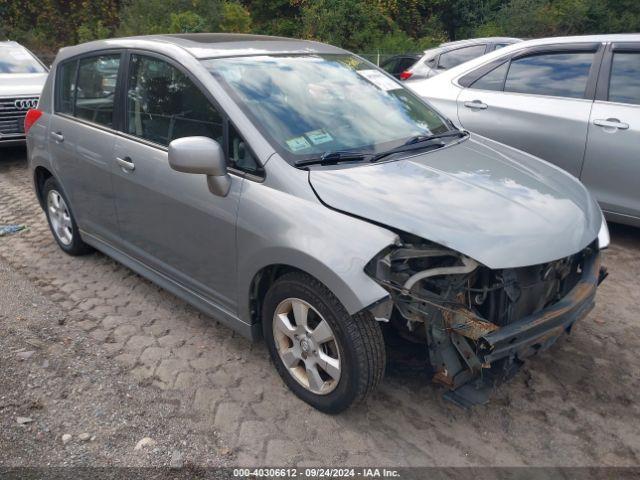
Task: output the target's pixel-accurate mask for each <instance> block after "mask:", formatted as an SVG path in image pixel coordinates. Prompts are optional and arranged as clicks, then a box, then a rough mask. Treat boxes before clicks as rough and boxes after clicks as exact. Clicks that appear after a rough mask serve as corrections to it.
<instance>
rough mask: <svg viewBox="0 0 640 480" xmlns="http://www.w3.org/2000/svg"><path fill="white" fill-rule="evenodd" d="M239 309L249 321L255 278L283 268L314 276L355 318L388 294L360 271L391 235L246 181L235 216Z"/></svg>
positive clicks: (393, 238) (311, 202) (390, 241)
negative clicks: (266, 270)
mask: <svg viewBox="0 0 640 480" xmlns="http://www.w3.org/2000/svg"><path fill="white" fill-rule="evenodd" d="M237 231H238V240H237V244H238V292H239V298H238V307H239V308H238V310H239V312H238V313H239V316H240V318H241V319H242V320H244V321H250V319H251V314H250V305H249V300H250V290H251V285H252V281H253V279H254V277H255V275H256V274H257V273H258V272H259V271H260V270H262V269H263V268H265V267H267V266H270V265H276V264H277V265H287V266H291V267H295V268H297V269H299V270H302V271H304V272H306V273H308V274H309V275H312V276H313V277H315V278H317V279H318V280H319V281H321V282H322V283H323V284H324V285H326V286H327V288H329V289H330V290H331V291H332V292H333V294H334V295H335V296H336V297H337V298H338V299H339V300H340V302H341V303H342V304H343V305H344V307H345V309H346V310H347V312H349V314H354V313H356V312H358V311H360V310H362V309H363V308H366V307H368V306H370V305H371V304H372V303H374V302H376V301H378V300H380V299H382V298H385V297H387V296H388V292H387V291H386V290H384V289H383V288H382V287H381V286H380V285H378V283H376V282H375V281H374V280H372V279H371V278H370V277H369V276H368V275H367V274H366V273H365V272H364V267H365V266H366V264H367V263H368V262H369V261H370V260H371V259H372V258H373V257H374V256H375V255H376V254H377V253H379V252H380V251H381V250H383V249H384V248H385V247H387V246H388V245H391V244H393V243H394V242H395V241H396V238H397V236H396V234H395V233H393V232H391V231H390V230H387V229H385V228H382V227H379V226H377V225H373V224H371V223H368V222H366V221H363V220H359V219H356V218H354V217H351V216H349V215H346V214H343V213H339V212H336V211H334V210H331V209H329V208H328V207H326V206H324V205H323V204H321V203H320V202H319V201H317V200H311V199H304V198H300V197H297V196H294V195H290V194H288V193H285V192H282V191H279V190H277V189H274V188H270V187H269V186H267V185H265V184H260V183H255V182H250V181H246V182H245V185H244V188H243V192H242V198H241V200H240V207H239V212H238V229H237Z"/></svg>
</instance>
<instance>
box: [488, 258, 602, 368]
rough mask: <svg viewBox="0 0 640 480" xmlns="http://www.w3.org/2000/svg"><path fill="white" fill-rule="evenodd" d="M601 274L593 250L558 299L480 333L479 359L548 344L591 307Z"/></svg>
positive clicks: (525, 353) (540, 348) (521, 352)
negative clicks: (579, 275)
mask: <svg viewBox="0 0 640 480" xmlns="http://www.w3.org/2000/svg"><path fill="white" fill-rule="evenodd" d="M601 275H602V274H601V271H600V253H599V252H596V253H595V254H593V255H592V256H591V257H589V258H588V259H587V260H586V262H585V265H584V267H583V274H582V278H581V279H580V281H579V282H578V283H577V284H576V286H575V287H574V288H573V289H572V290H571V291H570V292H569V293H568V294H567V295H566V296H565V297H564V298H562V299H561V300H560V301H558V302H557V303H555V304H553V305H551V306H549V307H548V308H546V309H544V310H541V311H539V312H537V313H535V314H533V315H529V316H527V317H524V318H522V319H521V320H518V321H517V322H514V323H512V324H510V325H506V326H504V327H501V328H499V329H497V330H494V331H493V332H490V333H488V334H486V335H484V336H482V337H480V338H479V342H478V344H479V347H480V351H479V358H480V360H481V361H482V362H483V363H485V364H487V363H493V362H495V361H497V360H500V359H503V358H517V359H519V360H522V359H524V358H526V357H529V356H531V355H533V354H535V353H537V352H540V351H543V350H545V349H547V348H549V347H550V346H551V345H552V344H553V343H554V342H555V341H556V340H557V339H558V338H559V337H560V336H561V335H562V334H563V333H565V332H569V331H570V330H571V327H572V326H573V324H574V323H575V322H576V321H578V320H580V319H581V318H583V317H585V316H586V315H587V314H588V313H589V312H590V311H591V310H592V309H593V307H594V306H595V295H596V289H597V287H598V284H599V282H600V279H601Z"/></svg>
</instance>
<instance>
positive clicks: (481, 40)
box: [439, 37, 522, 47]
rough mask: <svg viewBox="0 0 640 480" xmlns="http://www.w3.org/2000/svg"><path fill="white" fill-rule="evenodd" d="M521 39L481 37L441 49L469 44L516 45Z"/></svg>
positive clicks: (449, 44)
mask: <svg viewBox="0 0 640 480" xmlns="http://www.w3.org/2000/svg"><path fill="white" fill-rule="evenodd" d="M521 41H522V39H521V38H515V37H480V38H467V39H465V40H456V41H453V42H444V43H441V44H440V45H439V46H440V47H451V46H458V45H465V44H467V43H516V42H521Z"/></svg>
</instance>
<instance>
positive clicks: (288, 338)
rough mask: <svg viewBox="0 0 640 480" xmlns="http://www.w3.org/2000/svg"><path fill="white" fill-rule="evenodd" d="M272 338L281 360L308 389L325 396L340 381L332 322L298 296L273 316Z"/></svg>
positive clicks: (336, 346)
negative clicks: (330, 323)
mask: <svg viewBox="0 0 640 480" xmlns="http://www.w3.org/2000/svg"><path fill="white" fill-rule="evenodd" d="M273 338H274V340H275V344H276V349H277V351H278V354H279V356H280V360H282V363H283V364H284V365H285V367H287V369H288V370H289V373H290V374H291V376H292V377H293V378H294V379H296V381H297V382H298V383H300V384H301V385H302V386H303V387H305V388H306V389H307V390H309V391H311V392H313V393H315V394H318V395H326V394H328V393H330V392H332V391H333V390H334V389H335V388H336V387H337V385H338V382H339V380H340V371H341V370H340V368H341V364H340V351H339V348H338V343H337V341H336V338H335V335H334V333H333V330H332V329H331V326H330V325H329V323H328V322H327V321H326V320H325V319H324V318H323V317H322V315H320V313H319V312H318V311H317V310H316V309H315V308H313V307H312V306H311V305H310V304H309V303H307V302H305V301H304V300H301V299H299V298H287V299H286V300H283V301H282V302H280V304H279V305H278V307H277V308H276V310H275V313H274V315H273Z"/></svg>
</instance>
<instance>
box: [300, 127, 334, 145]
mask: <svg viewBox="0 0 640 480" xmlns="http://www.w3.org/2000/svg"><path fill="white" fill-rule="evenodd" d="M305 135H306V136H307V138H308V139H309V140H311V143H313V144H314V145H322V144H323V143H327V142H330V141H332V140H333V137H332V136H331V135H329V134H328V133H327V132H325V131H324V130H323V129H320V130H314V131H312V132H307V133H305Z"/></svg>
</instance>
